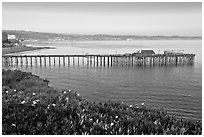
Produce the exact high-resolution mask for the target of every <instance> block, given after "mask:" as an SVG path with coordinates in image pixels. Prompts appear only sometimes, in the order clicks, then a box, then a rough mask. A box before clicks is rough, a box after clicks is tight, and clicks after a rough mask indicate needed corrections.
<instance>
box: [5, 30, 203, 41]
mask: <svg viewBox="0 0 204 137" xmlns="http://www.w3.org/2000/svg"><path fill="white" fill-rule="evenodd" d="M3 32H4V33H7V34H12V35H16V37H17V38H18V39H23V40H37V41H67V40H77V41H78V40H79V41H80V40H140V39H143V40H175V39H182V40H197V39H202V37H199V36H198V37H189V36H139V35H106V34H97V35H75V34H57V33H44V32H33V31H20V30H3Z"/></svg>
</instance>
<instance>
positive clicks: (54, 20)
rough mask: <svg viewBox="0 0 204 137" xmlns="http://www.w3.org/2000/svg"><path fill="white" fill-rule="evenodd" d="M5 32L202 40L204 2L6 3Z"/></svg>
mask: <svg viewBox="0 0 204 137" xmlns="http://www.w3.org/2000/svg"><path fill="white" fill-rule="evenodd" d="M2 29H3V30H22V31H34V32H45V33H59V34H78V35H97V34H107V35H138V36H193V37H195V36H198V37H202V3H201V2H186V3H184V2H183V3H181V2H164V3H162V2H153V3H152V2H145V3H142V2H133V3H132V2H127V3H125V2H104V3H101V2H97V3H93V2H78V3H74V2H66V3H64V2H49V3H45V2H34V3H33V2H28V3H26V2H17V3H16V2H9V3H8V2H3V3H2Z"/></svg>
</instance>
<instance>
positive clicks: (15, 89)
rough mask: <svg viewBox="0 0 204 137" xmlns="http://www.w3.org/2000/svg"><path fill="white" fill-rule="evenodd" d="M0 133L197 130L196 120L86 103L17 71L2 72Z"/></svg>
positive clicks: (199, 126) (111, 104)
mask: <svg viewBox="0 0 204 137" xmlns="http://www.w3.org/2000/svg"><path fill="white" fill-rule="evenodd" d="M2 86H3V87H2V89H3V90H2V107H3V108H2V133H3V134H15V135H16V134H27V135H31V134H47V135H48V134H57V135H61V134H80V135H81V134H86V135H88V134H89V135H90V134H100V135H103V134H113V135H126V134H130V135H132V134H137V135H140V134H148V135H149V134H162V135H163V134H191V135H195V134H201V132H202V124H201V121H190V120H182V119H176V118H175V117H172V116H169V115H168V114H167V113H166V112H164V111H161V110H155V109H150V108H146V107H145V106H140V107H138V106H134V105H133V106H132V105H130V106H129V105H127V104H124V103H119V102H111V101H108V102H103V103H95V102H90V101H87V100H86V99H83V98H81V97H80V96H79V94H77V93H75V92H73V91H71V90H63V91H59V90H56V89H54V88H52V87H49V85H48V81H47V80H44V79H41V78H39V77H38V76H34V75H32V74H31V73H26V72H21V71H17V70H13V71H12V70H3V72H2Z"/></svg>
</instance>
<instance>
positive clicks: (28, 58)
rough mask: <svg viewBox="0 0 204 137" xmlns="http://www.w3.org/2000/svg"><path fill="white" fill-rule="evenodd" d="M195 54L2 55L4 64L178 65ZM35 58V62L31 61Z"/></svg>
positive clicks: (189, 60) (188, 62)
mask: <svg viewBox="0 0 204 137" xmlns="http://www.w3.org/2000/svg"><path fill="white" fill-rule="evenodd" d="M194 58H195V54H175V55H167V54H152V55H148V54H147V55H146V54H128V55H127V54H112V55H111V54H110V55H91V54H90V55H3V56H2V61H3V64H4V65H18V64H19V62H20V64H21V65H23V64H26V65H31V66H32V65H40V66H42V65H45V66H46V65H47V64H48V65H55V64H58V65H76V64H77V65H80V64H83V65H90V66H112V65H132V66H134V65H138V66H143V65H144V66H145V65H150V66H154V65H179V64H183V65H184V64H190V65H192V64H193V63H194ZM33 60H35V63H33Z"/></svg>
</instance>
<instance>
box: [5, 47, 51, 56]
mask: <svg viewBox="0 0 204 137" xmlns="http://www.w3.org/2000/svg"><path fill="white" fill-rule="evenodd" d="M41 49H51V48H50V47H27V46H16V47H9V48H2V55H6V54H11V53H19V52H24V51H33V50H41Z"/></svg>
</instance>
